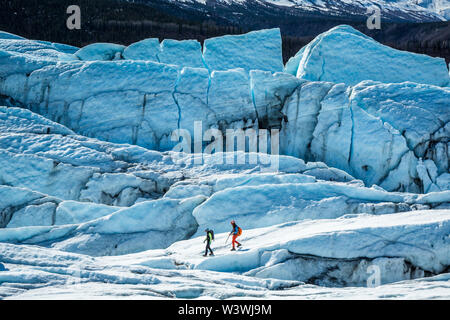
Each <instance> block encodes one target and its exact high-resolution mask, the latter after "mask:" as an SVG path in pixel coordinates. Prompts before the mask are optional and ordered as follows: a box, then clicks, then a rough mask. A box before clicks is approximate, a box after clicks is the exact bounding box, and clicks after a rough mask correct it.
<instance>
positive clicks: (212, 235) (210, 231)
mask: <svg viewBox="0 0 450 320" xmlns="http://www.w3.org/2000/svg"><path fill="white" fill-rule="evenodd" d="M209 233H210V234H211V240H214V231H213V230H209Z"/></svg>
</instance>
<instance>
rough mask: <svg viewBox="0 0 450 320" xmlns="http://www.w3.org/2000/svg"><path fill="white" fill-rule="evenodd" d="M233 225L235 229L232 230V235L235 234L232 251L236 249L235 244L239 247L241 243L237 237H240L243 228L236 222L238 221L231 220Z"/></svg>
mask: <svg viewBox="0 0 450 320" xmlns="http://www.w3.org/2000/svg"><path fill="white" fill-rule="evenodd" d="M231 226H232V227H233V230H231V232H230V235H233V238H232V240H231V244H232V245H233V248H232V249H231V251H235V250H236V248H235V244H237V247H238V248H239V247H240V246H241V244H240V243H239V242H237V241H236V238H237V237H239V236H240V235H241V234H242V229H241V228H240V227H239V226H238V225H237V224H236V221H234V220H232V221H231Z"/></svg>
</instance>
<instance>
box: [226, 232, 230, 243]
mask: <svg viewBox="0 0 450 320" xmlns="http://www.w3.org/2000/svg"><path fill="white" fill-rule="evenodd" d="M230 234H231V233H229V234H228V238H227V240H226V241H225V244H227V242H228V239H230Z"/></svg>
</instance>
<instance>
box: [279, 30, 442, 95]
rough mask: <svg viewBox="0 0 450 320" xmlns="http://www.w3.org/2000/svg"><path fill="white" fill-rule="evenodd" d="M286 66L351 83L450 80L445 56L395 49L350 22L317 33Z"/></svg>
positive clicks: (298, 72)
mask: <svg viewBox="0 0 450 320" xmlns="http://www.w3.org/2000/svg"><path fill="white" fill-rule="evenodd" d="M285 70H286V72H289V73H292V74H294V75H296V76H297V77H299V78H301V79H306V80H310V81H330V82H334V83H340V82H343V83H345V84H348V85H355V84H357V83H359V82H361V81H363V80H375V81H381V82H385V83H397V82H405V81H411V82H416V83H423V84H431V85H436V86H448V85H449V83H450V77H449V74H448V70H447V66H446V63H445V60H444V59H442V58H432V57H429V56H426V55H423V54H416V53H411V52H407V51H400V50H396V49H392V48H390V47H387V46H385V45H382V44H380V43H378V42H376V41H375V40H373V39H371V38H370V37H368V36H366V35H364V34H362V33H360V32H359V31H357V30H355V29H353V28H352V27H350V26H338V27H335V28H333V29H331V30H329V31H327V32H325V33H322V34H320V35H319V36H317V37H316V38H315V39H314V40H313V41H311V42H310V43H309V44H308V45H306V46H305V47H303V48H302V49H301V50H300V51H299V52H298V53H297V54H296V56H295V57H293V58H291V60H289V61H288V63H287V64H286V69H285Z"/></svg>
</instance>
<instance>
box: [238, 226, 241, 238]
mask: <svg viewBox="0 0 450 320" xmlns="http://www.w3.org/2000/svg"><path fill="white" fill-rule="evenodd" d="M237 228H238V232H237V235H238V236H240V235H241V234H242V229H241V227H239V226H237Z"/></svg>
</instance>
